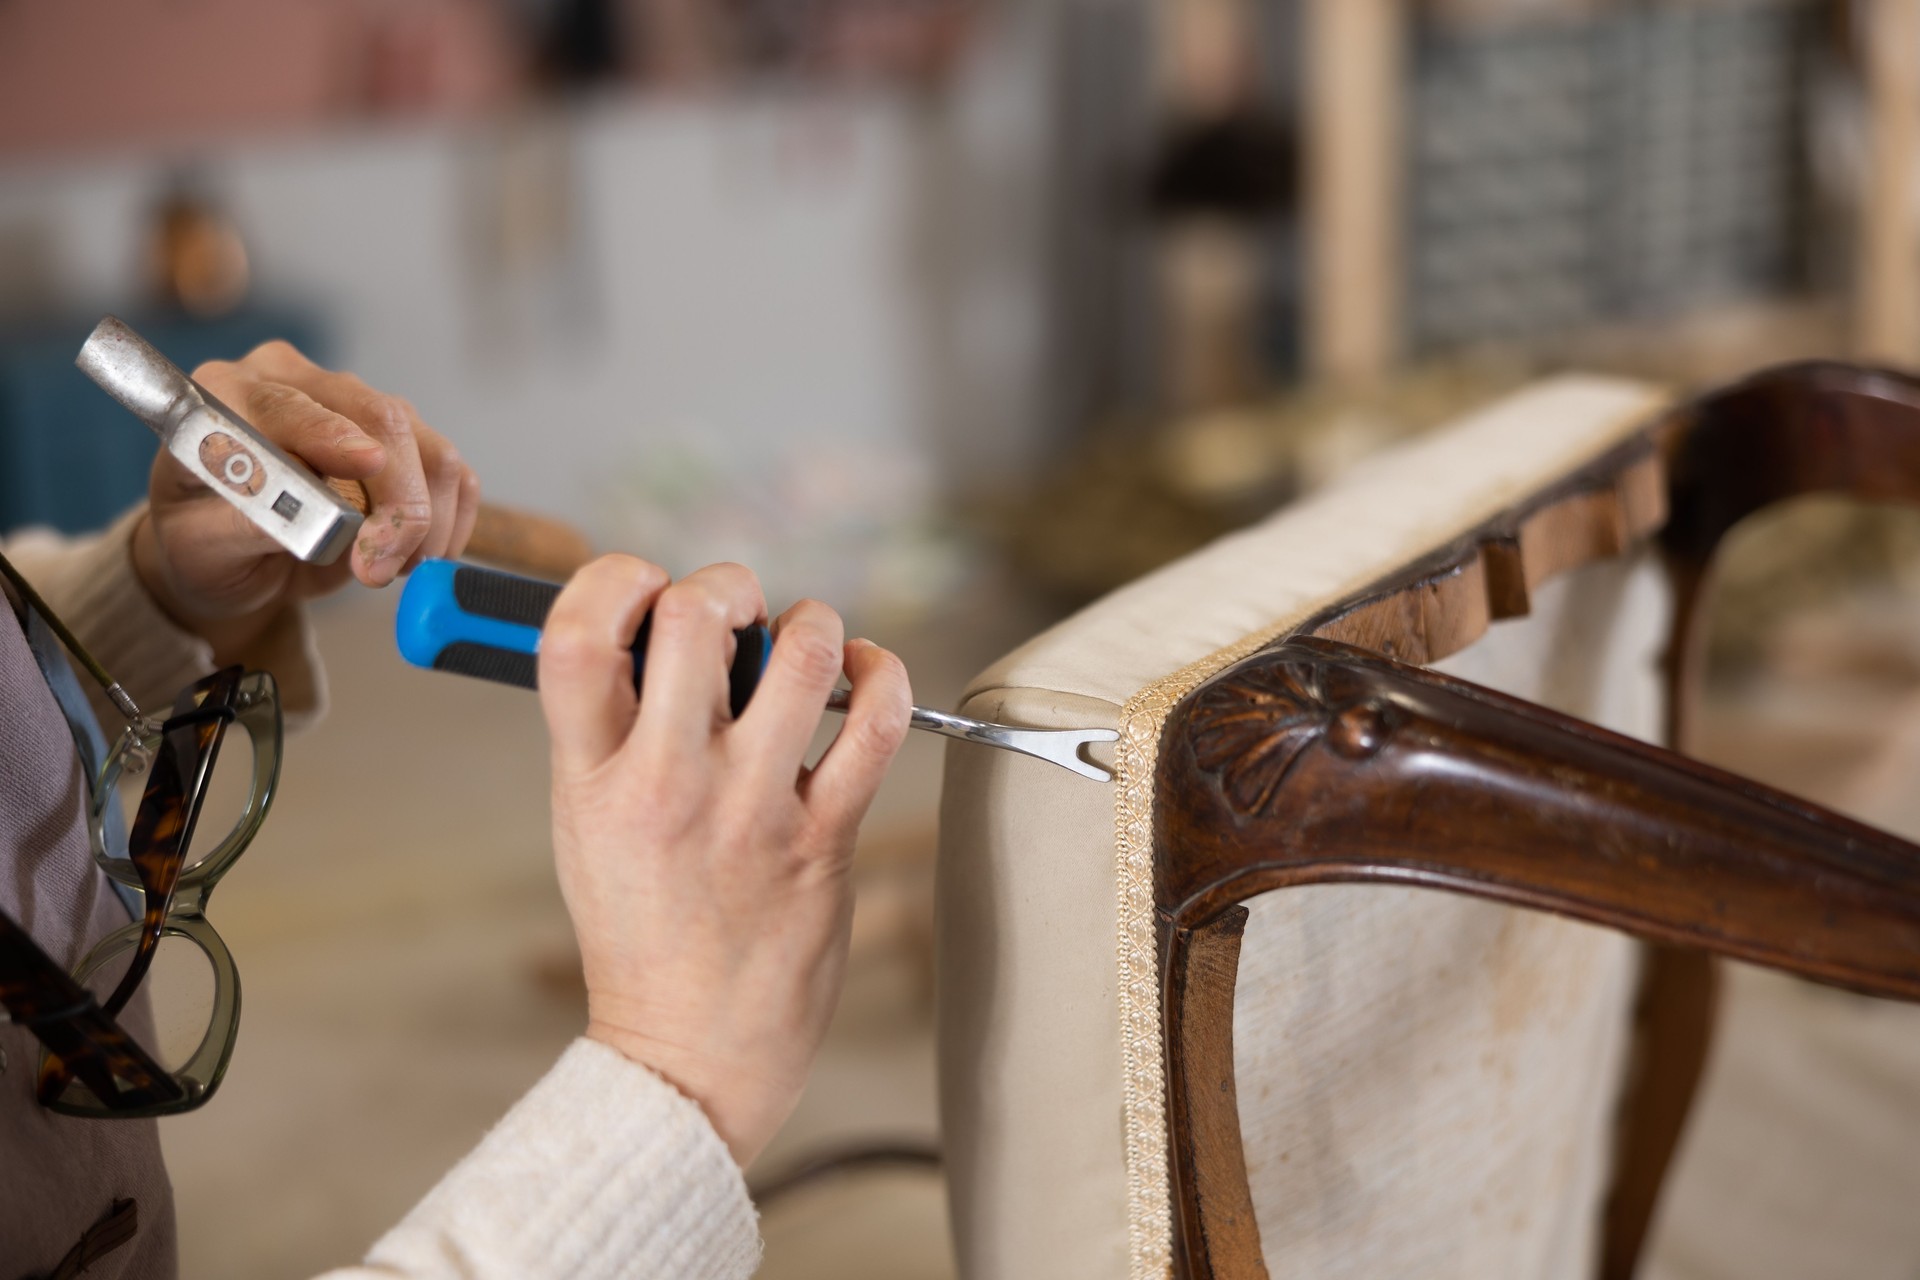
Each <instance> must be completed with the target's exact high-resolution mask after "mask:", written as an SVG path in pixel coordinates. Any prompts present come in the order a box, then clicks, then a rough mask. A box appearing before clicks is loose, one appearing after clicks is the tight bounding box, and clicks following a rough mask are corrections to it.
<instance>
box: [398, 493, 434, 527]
mask: <svg viewBox="0 0 1920 1280" xmlns="http://www.w3.org/2000/svg"><path fill="white" fill-rule="evenodd" d="M387 511H388V513H389V514H388V517H387V518H388V519H389V520H390V521H392V523H393V527H394V528H396V529H401V530H409V529H411V530H425V529H429V528H432V527H433V503H431V502H427V501H421V500H413V499H409V500H407V501H404V502H396V503H393V504H392V505H391V506H389V507H388V508H387Z"/></svg>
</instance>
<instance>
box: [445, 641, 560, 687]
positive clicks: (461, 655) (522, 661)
mask: <svg viewBox="0 0 1920 1280" xmlns="http://www.w3.org/2000/svg"><path fill="white" fill-rule="evenodd" d="M433 669H434V670H435V671H452V672H456V673H458V674H460V675H463V676H478V677H480V679H482V680H491V681H493V682H494V683H496V684H512V685H518V686H520V687H521V688H522V689H533V688H537V687H538V686H537V685H536V683H535V680H534V673H535V672H536V671H537V670H538V663H537V661H536V659H535V658H534V656H533V655H532V654H530V653H514V652H513V651H511V650H509V649H496V648H494V647H493V646H492V645H485V644H475V643H474V642H473V641H471V640H456V641H454V642H453V643H452V644H450V645H448V646H447V647H446V648H444V649H442V650H441V651H440V652H439V653H437V654H435V655H434V658H433Z"/></svg>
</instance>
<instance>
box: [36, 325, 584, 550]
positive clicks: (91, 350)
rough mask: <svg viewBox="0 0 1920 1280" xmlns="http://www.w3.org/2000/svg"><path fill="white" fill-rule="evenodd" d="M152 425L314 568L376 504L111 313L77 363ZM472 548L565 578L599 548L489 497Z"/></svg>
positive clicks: (180, 457)
mask: <svg viewBox="0 0 1920 1280" xmlns="http://www.w3.org/2000/svg"><path fill="white" fill-rule="evenodd" d="M74 363H75V364H77V365H79V366H80V371H81V372H82V373H84V374H86V375H87V376H88V377H89V378H92V379H93V380H94V381H95V382H97V383H99V384H100V386H101V388H102V389H103V390H105V391H106V393H107V394H108V395H110V396H112V397H113V398H114V399H115V400H118V401H119V402H120V403H121V404H123V405H125V406H126V407H127V409H128V410H129V411H131V412H132V414H133V416H134V417H136V418H138V419H140V421H142V422H144V423H146V424H147V426H148V427H150V428H152V430H153V433H154V434H155V435H157V436H159V437H160V442H161V444H163V445H164V446H165V447H166V450H167V452H168V453H170V454H172V455H173V456H174V458H175V459H176V460H177V461H178V462H179V463H180V465H181V466H183V467H185V468H186V469H187V470H188V471H190V472H192V473H193V474H194V475H195V476H197V477H199V479H200V481H201V483H203V484H205V485H206V486H207V487H208V488H209V489H211V490H213V491H214V492H215V493H217V494H219V495H220V496H221V497H223V498H225V499H226V500H227V501H228V502H231V503H232V504H233V505H234V506H235V507H238V508H239V509H240V511H241V512H242V513H244V514H245V515H246V517H247V518H248V519H249V520H251V521H252V522H253V524H254V526H255V527H256V528H258V529H260V530H261V531H263V532H264V533H266V534H267V536H268V537H270V538H272V539H273V540H274V541H275V542H278V543H279V544H280V545H281V546H283V547H285V548H286V549H287V550H288V551H289V552H291V553H292V554H293V555H294V556H295V557H296V558H298V559H300V560H304V561H306V562H307V563H308V564H332V563H333V562H334V561H335V560H337V559H339V558H340V554H341V553H342V552H343V551H345V550H346V549H347V548H348V547H349V546H350V545H352V543H353V538H354V535H355V534H356V533H357V532H358V531H359V529H360V524H361V521H362V519H363V518H364V517H365V515H366V513H367V511H368V510H369V508H370V506H371V503H370V501H369V499H368V497H367V491H366V488H365V487H364V486H363V485H361V484H360V483H359V482H358V481H352V480H322V479H321V478H320V477H319V476H317V475H315V474H314V473H313V472H312V471H311V470H309V469H308V468H307V466H306V465H305V464H304V463H302V462H301V461H300V460H299V459H297V458H294V457H292V456H291V455H289V454H288V453H287V452H286V451H285V450H283V449H281V448H280V447H279V446H278V445H276V444H274V443H273V441H271V440H269V439H267V438H266V437H265V436H264V435H262V434H260V432H258V431H256V430H255V429H254V428H253V426H252V425H251V424H250V423H248V422H247V421H246V420H245V419H243V418H242V417H240V415H239V414H237V413H235V412H234V411H233V410H231V409H229V408H227V406H226V405H224V404H221V403H220V401H219V400H218V399H216V398H215V397H214V395H213V394H212V393H211V392H209V391H208V390H207V389H206V388H205V387H203V386H201V385H200V384H199V383H197V382H195V381H194V380H193V379H192V378H190V377H188V376H187V375H186V374H185V373H183V372H182V371H181V370H180V368H179V366H178V365H176V364H174V363H173V361H171V360H169V359H167V358H166V356H164V355H162V354H161V353H160V351H159V350H158V349H157V348H156V347H154V346H153V344H152V343H150V342H148V341H147V340H146V339H145V338H142V337H141V336H140V335H139V334H137V333H135V332H134V331H133V330H132V329H130V328H128V327H127V326H126V325H125V324H124V323H122V322H121V321H119V320H116V319H115V318H114V317H112V316H108V317H107V318H106V319H104V320H102V321H101V322H100V323H99V324H98V325H97V326H95V328H94V330H93V333H92V335H91V336H90V337H88V339H87V341H86V343H85V344H84V345H83V346H82V347H81V348H80V355H79V357H78V358H77V359H75V361H74ZM467 554H468V555H471V556H473V557H474V558H475V559H478V560H490V561H494V562H495V563H498V564H506V565H511V566H513V567H514V568H517V569H526V570H528V571H530V572H533V573H547V574H557V575H560V576H565V575H567V574H571V573H572V572H573V571H574V570H575V569H578V568H579V567H580V566H581V565H583V564H585V563H586V562H587V561H588V560H589V559H590V558H592V555H593V549H592V548H591V547H590V546H589V545H588V544H587V541H586V539H585V538H583V537H582V536H581V535H580V534H579V532H578V531H576V530H574V529H573V528H571V527H569V526H568V525H565V524H562V523H561V522H560V521H557V520H549V519H547V518H546V517H545V516H537V515H533V514H531V513H528V512H524V511H513V510H509V509H507V508H505V507H498V506H494V505H492V504H489V503H482V504H481V506H480V513H479V517H478V519H476V520H475V522H474V526H473V536H472V537H471V538H469V539H468V541H467Z"/></svg>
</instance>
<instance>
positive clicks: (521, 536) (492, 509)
mask: <svg viewBox="0 0 1920 1280" xmlns="http://www.w3.org/2000/svg"><path fill="white" fill-rule="evenodd" d="M327 487H328V488H329V489H332V490H333V491H334V492H335V493H337V494H339V495H340V496H341V497H343V498H345V499H346V500H347V501H348V502H350V503H352V504H353V505H354V507H355V508H357V509H358V510H359V512H360V514H361V515H365V514H367V512H368V511H370V510H371V509H372V507H373V503H372V500H371V499H370V498H368V496H367V488H366V486H365V485H363V484H361V483H360V482H359V481H357V480H339V479H329V480H328V481H327ZM463 554H464V555H465V556H467V557H469V558H471V559H474V560H484V561H486V562H487V563H489V564H493V565H498V566H499V567H500V568H502V569H511V570H512V571H514V572H515V573H523V574H527V575H529V576H531V577H536V578H546V579H548V580H550V581H553V582H565V581H566V580H567V579H568V578H571V577H572V576H573V574H574V571H575V570H577V569H578V568H580V566H581V565H583V564H585V563H586V562H587V561H589V560H591V559H593V544H592V543H591V542H588V541H587V537H586V535H585V534H583V533H581V532H580V531H579V530H578V529H576V528H574V527H573V526H572V525H570V524H568V523H567V522H566V521H564V520H555V519H553V518H551V517H550V516H543V515H536V514H534V513H533V512H531V511H517V510H515V509H514V508H512V507H502V506H496V505H495V504H493V503H491V502H483V503H481V504H480V516H479V518H478V519H477V520H475V521H474V524H473V536H472V537H471V538H469V539H468V540H467V549H466V551H465V552H464V553H463Z"/></svg>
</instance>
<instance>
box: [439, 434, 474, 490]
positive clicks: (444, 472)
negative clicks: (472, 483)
mask: <svg viewBox="0 0 1920 1280" xmlns="http://www.w3.org/2000/svg"><path fill="white" fill-rule="evenodd" d="M433 469H434V471H435V472H437V473H438V474H439V475H440V476H441V478H443V479H446V480H458V479H460V478H462V477H464V476H467V475H470V474H472V472H471V470H470V469H469V468H468V466H467V460H466V459H465V458H463V457H461V456H460V451H459V450H458V449H456V448H454V447H453V446H452V445H450V444H448V443H447V442H446V441H445V440H441V441H439V444H438V447H437V448H436V449H435V450H434V451H433Z"/></svg>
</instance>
